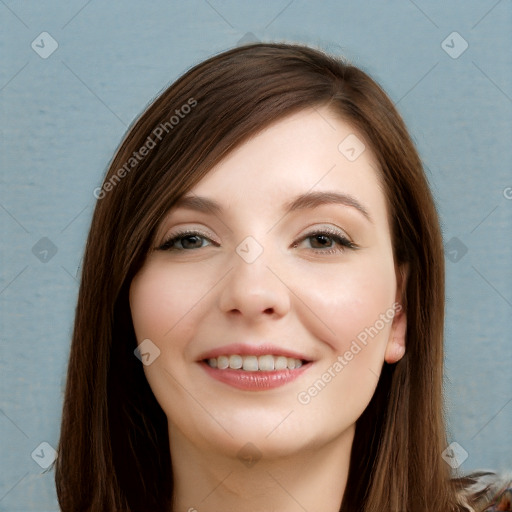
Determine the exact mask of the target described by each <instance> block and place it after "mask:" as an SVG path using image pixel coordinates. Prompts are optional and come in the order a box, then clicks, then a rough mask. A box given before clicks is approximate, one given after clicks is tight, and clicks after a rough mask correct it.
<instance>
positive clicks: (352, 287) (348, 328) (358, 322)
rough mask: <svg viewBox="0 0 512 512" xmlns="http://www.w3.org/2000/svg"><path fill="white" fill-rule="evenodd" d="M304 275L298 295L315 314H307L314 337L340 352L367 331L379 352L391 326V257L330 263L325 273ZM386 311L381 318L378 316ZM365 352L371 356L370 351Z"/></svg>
mask: <svg viewBox="0 0 512 512" xmlns="http://www.w3.org/2000/svg"><path fill="white" fill-rule="evenodd" d="M365 260H367V261H365ZM303 276H304V277H303V278H302V279H301V281H302V283H301V286H300V289H301V290H303V291H302V292H301V295H302V297H304V298H305V300H304V302H305V304H307V306H308V307H309V308H310V309H311V311H312V312H313V313H314V315H313V316H311V315H310V318H311V320H310V325H309V328H310V330H312V331H316V333H317V337H318V338H319V339H321V340H322V341H323V342H324V343H326V344H328V345H329V346H330V347H331V349H332V350H333V351H334V352H335V353H336V354H339V355H341V354H343V353H345V352H346V351H347V350H349V349H350V347H351V344H352V342H353V341H354V340H357V339H359V340H363V341H364V339H365V334H366V338H367V339H371V340H372V344H373V345H374V346H376V347H380V348H378V349H376V350H377V352H378V353H379V355H381V353H382V350H383V348H384V347H383V343H382V342H383V341H386V340H387V336H388V334H389V331H390V329H391V319H392V317H391V318H388V317H389V316H390V315H391V313H392V306H393V303H394V300H395V293H396V278H395V274H394V267H393V262H392V258H382V259H380V260H378V259H375V258H372V259H370V258H367V259H366V258H360V259H359V260H358V261H357V263H356V264H353V265H347V266H346V267H344V266H342V265H340V266H338V267H335V266H334V265H333V266H331V268H330V269H328V273H326V275H325V276H320V275H317V274H311V273H310V274H306V273H303ZM320 283H321V284H320ZM390 309H391V311H390ZM386 314H388V317H386V318H385V320H384V321H383V320H382V318H383V316H381V315H386ZM304 318H306V315H304ZM374 327H375V329H376V330H377V331H378V332H377V333H376V330H375V329H374ZM373 341H375V343H373ZM381 341H382V342H381ZM368 345H369V344H368ZM354 350H357V349H354ZM362 352H363V351H361V355H362ZM364 352H365V356H366V357H370V354H369V353H368V352H370V351H369V350H365V351H364ZM373 352H374V351H373ZM366 357H363V359H366ZM359 359H361V357H360V358H359ZM366 362H368V361H366Z"/></svg>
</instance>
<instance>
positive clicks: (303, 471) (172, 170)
mask: <svg viewBox="0 0 512 512" xmlns="http://www.w3.org/2000/svg"><path fill="white" fill-rule="evenodd" d="M95 196H96V197H97V198H98V202H97V206H96V210H95V213H94V217H93V221H92V226H91V230H90V234H89V239H88V242H87V248H86V254H85V257H84V264H83V270H82V279H81V286H80V292H79V299H78V306H77V311H76V320H75V330H74V335H73V343H72V348H71V355H70V362H69V370H68V381H67V388H66V397H65V404H64V411H63V420H62V431H61V440H60V445H59V456H58V459H57V461H56V483H57V492H58V496H59V501H60V504H61V507H62V510H63V511H68V510H69V511H71V510H72V511H77V510H102V511H114V510H123V511H124V510H126V511H146V510H147V511H171V510H172V511H181V510H183V511H185V510H189V511H192V510H197V511H199V512H202V511H212V510H223V511H231V510H247V511H250V510H254V511H263V510H266V511H268V510H279V511H280V512H286V511H292V510H293V511H295V510H310V511H313V510H315V511H322V512H324V511H325V512H329V511H337V510H341V511H365V512H369V511H375V512H376V511H377V510H378V511H382V510H386V511H399V510H400V511H403V510H404V511H413V510H414V511H418V510H429V511H431V512H432V511H439V512H441V511H442V512H445V511H448V510H453V511H462V510H472V508H470V507H472V506H478V507H479V508H478V510H483V508H482V507H484V506H485V507H489V506H491V505H494V502H495V501H496V500H497V499H498V497H496V496H492V497H491V493H493V494H496V493H498V494H500V493H502V492H504V491H505V489H501V488H500V489H498V487H499V485H500V483H501V482H498V481H497V480H496V478H494V479H491V487H489V488H487V486H486V489H484V491H483V492H482V493H478V492H477V491H476V489H474V488H471V487H470V484H471V482H470V481H469V480H454V479H452V478H451V476H452V475H451V474H450V468H449V466H448V464H447V463H446V462H445V461H444V460H443V457H442V453H443V451H444V450H445V448H446V445H447V442H446V437H445V430H444V420H443V414H442V411H443V405H442V372H443V368H442V365H443V346H442V332H443V310H444V266H443V261H444V257H443V247H442V240H441V234H440V229H439V223H438V219H437V214H436V210H435V207H434V202H433V199H432V197H431V194H430V192H429V188H428V184H427V181H426V178H425V175H424V173H423V171H422V166H421V162H420V160H419V157H418V155H417V152H416V150H415V148H414V146H413V144H412V142H411V140H410V137H409V135H408V133H407V130H406V128H405V126H404V124H403V121H402V120H401V118H400V116H399V114H398V113H397V112H396V110H395V108H394V106H393V104H392V102H391V101H390V100H389V99H388V98H387V96H386V95H385V93H384V92H383V91H382V90H381V89H380V87H379V86H378V85H377V84H376V83H375V82H374V81H373V80H372V79H371V78H369V77H368V76H367V75H366V74H365V73H363V72H362V71H360V70H359V69H357V68H355V67H353V66H351V65H348V64H346V63H344V62H341V61H339V60H337V59H334V58H331V57H329V56H326V55H324V54H322V53H320V52H317V51H315V50H312V49H310V48H306V47H302V46H297V45H286V44H256V45H251V46H246V47H242V48H238V49H234V50H231V51H228V52H225V53H223V54H221V55H218V56H216V57H213V58H211V59H209V60H207V61H206V62H204V63H202V64H199V65H198V66H196V67H195V68H193V69H192V70H190V71H189V72H187V73H186V74H185V75H184V76H183V77H181V78H180V79H179V80H178V81H177V82H175V83H174V84H173V85H172V86H171V87H169V88H168V89H167V90H166V91H164V92H163V94H161V95H160V96H159V97H158V98H157V99H156V100H155V101H154V103H153V104H152V105H151V106H150V107H149V108H148V109H147V110H146V111H145V112H144V114H143V115H142V116H141V118H140V119H139V120H138V121H137V122H136V123H135V124H134V125H133V126H132V128H131V129H130V130H129V133H128V135H127V136H126V138H125V140H124V142H123V143H122V144H121V146H120V148H119V149H118V151H117V153H116V155H115V156H114V158H113V161H112V163H111V165H110V169H109V171H108V173H107V176H106V178H105V181H104V183H103V185H102V187H101V188H99V189H97V190H96V191H95ZM141 362H142V364H141ZM479 481H480V480H479ZM475 485H476V483H475ZM492 486H494V487H492ZM498 491H499V492H498ZM479 494H485V495H486V496H487V497H485V500H484V501H485V502H486V503H485V505H481V504H479V503H477V497H478V496H477V495H479ZM504 496H505V495H504ZM480 497H481V496H480ZM499 499H501V497H499ZM503 499H506V496H505V498H503ZM496 506H502V505H501V504H500V505H496ZM496 510H500V509H496ZM501 510H507V509H506V508H502V509H501Z"/></svg>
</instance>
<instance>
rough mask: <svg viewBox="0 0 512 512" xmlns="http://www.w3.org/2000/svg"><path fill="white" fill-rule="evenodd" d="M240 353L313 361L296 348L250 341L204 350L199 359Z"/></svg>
mask: <svg viewBox="0 0 512 512" xmlns="http://www.w3.org/2000/svg"><path fill="white" fill-rule="evenodd" d="M235 354H236V355H239V356H264V355H267V354H270V355H274V356H286V357H294V358H295V359H301V360H302V361H312V358H311V357H308V356H306V355H304V354H301V353H300V352H297V351H295V350H289V349H286V348H283V347H279V346H277V345H270V344H268V343H267V344H259V345H251V344H249V343H231V344H229V345H223V346H222V347H217V348H214V349H212V350H208V351H207V352H203V353H202V354H201V355H200V356H199V358H198V360H199V361H203V360H204V359H212V358H215V357H219V356H228V355H235Z"/></svg>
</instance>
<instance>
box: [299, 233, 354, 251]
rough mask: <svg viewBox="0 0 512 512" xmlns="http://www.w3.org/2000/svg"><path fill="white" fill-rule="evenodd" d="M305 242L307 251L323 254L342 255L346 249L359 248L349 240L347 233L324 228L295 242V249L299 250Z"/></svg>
mask: <svg viewBox="0 0 512 512" xmlns="http://www.w3.org/2000/svg"><path fill="white" fill-rule="evenodd" d="M303 242H308V245H309V247H306V248H307V249H311V250H313V251H314V252H316V253H322V254H334V253H341V252H344V251H345V250H346V249H357V247H358V246H357V245H356V244H355V243H354V242H352V241H351V240H349V239H348V238H347V236H346V235H345V233H343V232H342V231H339V230H337V229H333V228H322V229H318V230H315V231H313V232H311V233H308V234H306V235H305V236H304V237H302V238H301V239H300V240H298V241H297V242H295V243H294V244H293V248H295V249H296V248H298V247H299V245H300V244H301V243H303Z"/></svg>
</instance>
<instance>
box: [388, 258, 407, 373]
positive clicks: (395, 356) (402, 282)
mask: <svg viewBox="0 0 512 512" xmlns="http://www.w3.org/2000/svg"><path fill="white" fill-rule="evenodd" d="M408 274H409V269H408V266H407V265H401V266H400V267H399V268H397V269H396V277H397V291H396V297H395V299H396V302H395V305H396V306H397V307H396V308H395V316H394V318H393V323H392V326H391V332H390V334H389V340H388V344H387V346H386V353H385V355H384V360H385V361H386V363H389V364H393V363H397V362H398V361H400V359H402V357H403V356H404V354H405V349H406V347H405V335H406V332H407V313H406V311H405V308H404V306H403V298H404V295H405V293H406V283H407V277H408Z"/></svg>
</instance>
